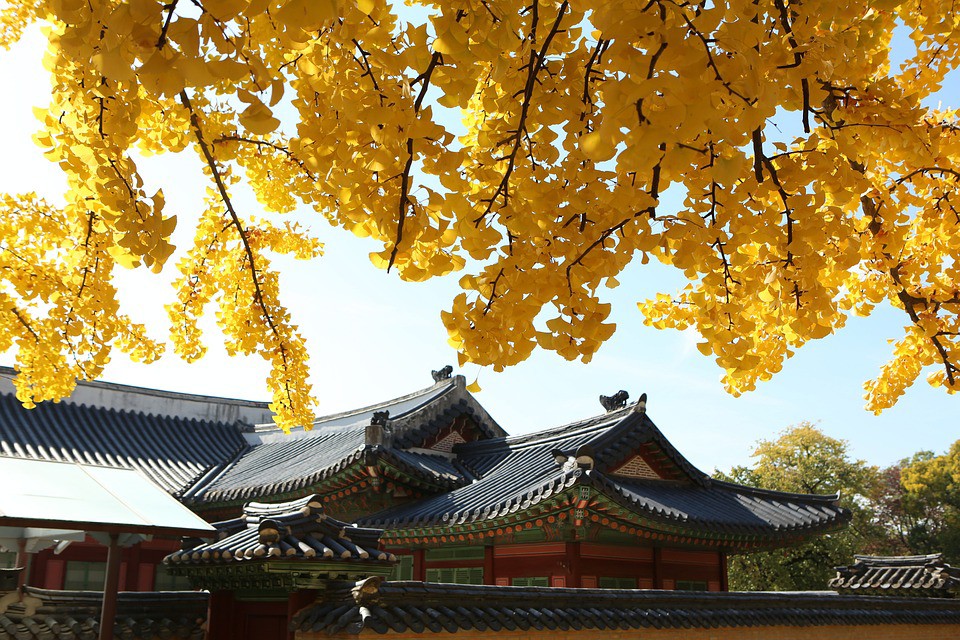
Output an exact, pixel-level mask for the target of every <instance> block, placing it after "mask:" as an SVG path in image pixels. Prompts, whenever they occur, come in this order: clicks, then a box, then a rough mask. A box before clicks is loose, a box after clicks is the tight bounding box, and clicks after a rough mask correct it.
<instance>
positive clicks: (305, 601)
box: [287, 589, 317, 640]
mask: <svg viewBox="0 0 960 640" xmlns="http://www.w3.org/2000/svg"><path fill="white" fill-rule="evenodd" d="M316 600H317V592H316V590H315V589H298V590H297V591H294V592H293V593H291V594H290V597H289V598H287V640H294V636H295V635H296V630H295V629H294V628H293V617H294V616H295V615H297V612H298V611H300V610H301V609H303V608H305V607H308V606H310V605H311V604H313V603H314V602H316Z"/></svg>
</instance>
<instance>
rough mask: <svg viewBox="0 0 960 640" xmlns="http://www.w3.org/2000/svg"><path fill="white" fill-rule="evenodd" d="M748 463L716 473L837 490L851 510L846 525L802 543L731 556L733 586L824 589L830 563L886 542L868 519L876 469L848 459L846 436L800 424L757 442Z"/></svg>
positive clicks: (792, 487)
mask: <svg viewBox="0 0 960 640" xmlns="http://www.w3.org/2000/svg"><path fill="white" fill-rule="evenodd" d="M752 457H753V459H754V460H755V462H754V464H753V466H751V467H744V466H737V467H734V468H733V469H731V470H730V473H723V472H719V471H718V472H717V473H716V477H718V478H719V479H722V480H728V481H731V482H737V483H740V484H745V485H748V486H752V487H760V488H764V489H775V490H779V491H791V492H798V493H814V494H832V493H839V494H840V504H841V505H842V506H844V507H846V508H847V509H850V511H851V512H852V513H853V519H852V521H851V522H850V524H849V526H847V527H846V528H844V529H842V530H840V531H835V532H831V533H827V534H824V535H820V536H817V537H815V538H813V539H811V540H809V541H808V542H805V543H803V544H801V545H798V546H794V547H788V548H785V549H777V550H774V551H766V552H760V553H750V554H746V555H738V556H733V557H731V558H730V563H729V584H730V589H732V590H743V591H794V590H818V589H824V588H826V585H827V580H829V579H830V578H831V577H832V576H833V575H834V567H836V566H838V565H842V564H847V563H849V562H850V561H851V560H852V558H853V555H854V554H855V553H862V552H863V550H865V549H868V548H871V547H877V546H878V544H879V543H881V542H882V541H884V540H885V534H884V532H883V530H882V527H881V526H880V525H879V523H878V522H877V521H876V518H874V517H873V510H872V508H871V506H870V502H869V498H870V496H871V495H873V494H874V493H875V487H876V485H877V483H878V481H879V475H878V470H877V468H876V467H873V466H870V465H868V464H867V463H866V462H864V461H863V460H853V459H851V457H850V455H849V452H848V445H847V442H846V441H845V440H837V439H836V438H831V437H829V436H827V435H825V434H824V433H823V432H822V431H820V429H818V428H816V427H815V426H813V425H812V424H810V423H809V422H801V423H800V424H797V425H795V426H792V427H790V428H788V429H786V430H785V431H783V432H782V433H781V434H780V437H778V438H777V439H776V440H760V441H759V442H758V443H757V448H756V449H755V450H754V452H753V454H752Z"/></svg>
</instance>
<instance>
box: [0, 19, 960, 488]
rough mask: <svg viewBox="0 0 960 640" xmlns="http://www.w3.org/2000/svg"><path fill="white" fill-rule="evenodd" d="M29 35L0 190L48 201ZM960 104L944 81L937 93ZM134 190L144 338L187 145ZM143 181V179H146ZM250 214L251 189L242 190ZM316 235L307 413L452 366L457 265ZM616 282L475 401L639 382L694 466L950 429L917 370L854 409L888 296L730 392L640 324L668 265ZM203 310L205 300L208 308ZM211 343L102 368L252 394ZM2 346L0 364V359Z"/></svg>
mask: <svg viewBox="0 0 960 640" xmlns="http://www.w3.org/2000/svg"><path fill="white" fill-rule="evenodd" d="M43 47H44V42H43V39H42V37H41V36H40V35H39V33H38V32H37V31H31V32H29V33H28V35H27V37H26V38H25V39H24V41H23V42H21V43H20V44H19V45H18V46H17V47H16V48H15V49H14V50H12V51H10V52H0V77H3V78H5V79H7V86H8V87H16V94H15V97H14V98H11V99H8V100H5V101H2V102H0V122H4V123H5V125H6V126H5V135H4V150H3V155H2V168H3V171H0V192H25V191H37V192H38V193H40V194H41V195H44V196H45V197H47V198H49V199H50V200H51V201H54V202H55V201H57V200H58V198H59V194H61V193H62V190H63V178H62V176H61V175H60V173H59V171H58V169H57V168H56V167H55V166H53V165H52V164H50V163H49V162H48V161H47V160H45V159H44V158H43V156H42V154H41V153H40V152H39V150H38V148H37V147H36V146H34V145H33V143H32V142H31V140H30V135H31V134H32V133H33V132H34V131H35V130H36V129H37V127H38V123H37V121H36V120H35V119H34V117H33V115H32V111H31V108H32V107H33V106H40V105H43V104H45V102H46V100H47V95H48V91H49V89H48V86H49V85H48V81H47V79H46V75H45V71H44V70H43V68H42V66H41V56H42V50H43ZM943 97H944V102H945V104H958V103H960V99H958V92H957V90H956V89H954V90H953V91H952V93H947V94H945V95H944V96H943ZM141 166H142V167H143V169H144V174H145V177H146V179H147V181H148V187H149V186H151V185H152V186H153V187H158V186H163V187H164V193H165V195H166V198H167V203H168V204H167V210H168V212H170V213H177V214H178V216H179V219H180V228H179V229H178V232H177V236H176V238H175V239H176V243H177V245H178V251H177V254H176V255H175V256H174V259H173V260H171V262H170V263H169V265H168V267H167V269H166V270H165V271H164V273H163V274H161V275H160V276H159V277H157V276H153V275H152V274H150V273H148V272H146V271H144V272H142V273H141V272H138V271H135V272H125V273H123V274H121V276H120V278H119V285H120V287H121V291H122V301H123V304H124V306H125V307H126V311H127V313H129V314H130V315H132V316H133V317H134V318H136V319H138V320H141V321H144V322H146V323H148V325H149V326H150V328H151V329H152V335H153V336H155V337H162V336H163V335H164V333H165V332H166V330H167V320H166V315H165V313H164V312H163V305H164V304H165V303H166V302H168V301H169V300H170V299H171V298H172V291H171V290H170V289H169V288H168V287H167V286H166V283H167V282H169V281H170V280H171V279H172V278H173V276H174V269H173V266H174V263H175V261H176V259H177V257H179V255H181V254H182V252H183V251H184V250H185V249H186V248H187V246H188V245H189V242H190V239H191V231H192V230H191V228H190V224H189V221H190V220H191V219H192V218H193V217H194V216H195V215H196V212H197V211H198V209H199V206H200V202H201V197H202V194H203V192H204V189H205V188H206V184H205V183H204V182H203V179H202V176H201V175H200V171H199V166H200V165H199V162H198V161H197V160H196V158H195V157H194V156H193V155H192V154H184V155H183V156H182V157H159V158H148V159H144V160H143V161H142V163H141ZM148 190H149V188H148ZM241 202H242V206H243V207H244V208H245V210H246V211H248V212H251V213H255V212H256V204H255V202H254V201H253V199H252V198H251V197H249V195H247V197H245V198H243V199H242V200H241ZM314 219H315V220H316V224H315V225H314V230H315V233H316V234H317V235H318V236H319V237H320V238H321V240H323V241H324V242H325V243H326V255H325V256H324V257H322V258H321V259H319V260H317V261H315V262H312V263H302V262H301V263H293V262H290V263H284V264H283V273H284V276H283V280H282V286H283V289H284V294H283V299H284V301H285V302H286V303H287V304H288V305H289V306H290V308H291V311H292V313H293V317H294V318H295V320H296V322H298V324H299V325H300V327H301V330H302V332H303V333H304V334H305V335H306V337H307V339H308V346H309V348H310V353H311V367H312V382H313V385H314V391H315V394H316V395H317V397H318V399H319V402H320V413H332V412H335V411H338V410H341V409H346V408H349V407H353V406H357V405H361V404H368V403H372V402H375V401H377V400H380V399H384V398H389V397H393V396H395V395H400V394H403V393H406V392H409V391H411V390H414V389H417V388H421V387H425V386H428V385H429V384H431V382H432V381H431V379H430V370H431V369H436V368H439V367H441V366H443V365H445V364H454V363H456V354H455V353H454V351H453V350H452V349H451V348H450V347H449V346H447V343H446V332H445V330H444V329H443V326H442V325H441V323H440V317H439V314H440V310H441V309H444V308H446V306H447V305H448V304H449V301H450V300H451V299H452V297H453V296H454V295H455V293H456V292H457V283H456V277H454V278H451V279H448V280H435V281H431V282H427V283H421V284H410V283H403V282H401V281H400V280H399V279H397V278H396V277H395V276H394V275H392V274H386V273H385V272H383V271H380V270H378V269H376V268H374V267H373V266H372V265H371V264H370V262H369V260H368V258H367V254H368V253H369V252H370V251H373V250H375V249H378V247H376V246H375V245H373V244H372V243H370V242H368V241H365V240H361V239H358V238H355V237H353V236H352V235H350V234H348V233H346V232H343V231H340V230H336V229H332V228H331V227H329V226H328V225H327V224H326V223H325V222H324V221H322V220H321V219H320V217H319V216H314ZM621 282H622V285H621V286H620V287H619V288H618V289H616V290H613V291H610V293H609V299H610V301H611V302H613V306H614V312H613V319H614V320H615V321H616V322H617V325H618V328H617V332H616V333H615V334H614V337H613V338H612V339H611V340H610V341H609V342H608V343H607V344H606V345H605V346H604V347H603V349H602V350H601V351H600V353H599V354H598V355H597V356H596V357H595V358H594V360H593V362H592V363H590V364H588V365H584V364H579V363H570V362H567V361H564V360H563V359H561V358H559V357H557V356H555V355H553V354H550V353H540V352H537V353H535V354H534V356H533V357H531V358H530V359H529V360H528V361H527V362H524V363H522V364H521V365H519V366H517V367H514V368H512V369H510V370H508V371H506V372H504V373H500V374H497V373H494V372H493V371H492V370H490V369H484V370H478V369H477V368H475V367H468V368H467V369H466V370H465V371H463V372H462V373H464V374H465V375H466V376H467V377H468V380H470V381H472V380H473V379H474V378H476V377H477V376H478V375H479V382H480V385H481V386H482V387H483V391H482V392H480V393H479V394H478V399H479V400H480V401H481V402H482V403H483V404H484V406H485V407H487V409H488V410H489V411H490V412H491V413H492V414H493V416H494V417H495V418H496V419H497V420H498V421H499V422H500V423H501V424H502V425H503V426H504V427H505V428H506V429H507V430H508V431H509V432H511V433H524V432H528V431H532V430H534V429H538V428H542V427H547V426H551V425H556V424H560V423H563V422H567V421H572V420H575V419H578V418H582V417H585V416H588V415H592V414H595V413H598V412H600V411H601V408H600V405H599V403H598V401H597V396H598V395H599V394H601V393H602V394H608V395H609V394H612V393H614V392H616V391H617V390H618V389H626V390H627V391H629V393H630V395H631V397H632V398H636V397H637V396H639V395H640V393H643V392H646V393H647V394H648V396H649V402H648V413H649V415H650V416H651V418H652V419H653V420H654V422H655V423H657V425H658V426H659V427H660V428H661V429H662V430H663V431H664V432H665V433H666V435H667V437H668V438H670V439H671V440H672V441H673V442H674V444H675V445H676V446H677V447H678V448H679V449H680V450H681V451H682V452H684V453H685V454H686V455H687V456H688V457H689V458H690V460H691V461H692V462H693V463H694V464H696V465H698V466H699V467H700V468H702V469H703V470H705V471H708V472H709V471H711V470H712V469H714V468H721V469H727V468H729V467H730V466H731V465H734V464H745V463H748V462H749V455H750V453H751V451H752V448H753V444H754V443H755V442H756V441H757V440H758V439H760V438H771V437H775V436H776V434H777V433H778V432H779V431H780V430H782V429H783V428H785V427H787V426H789V425H791V424H795V423H797V422H800V421H802V420H809V421H812V422H818V423H819V426H820V428H821V429H823V430H824V431H825V432H826V433H828V434H830V435H832V436H835V437H839V438H844V439H846V440H848V441H849V442H850V445H851V450H852V453H853V455H854V456H856V457H858V458H863V459H866V460H867V461H869V462H871V463H873V464H878V465H886V464H890V463H892V462H894V461H896V460H898V459H900V458H902V457H905V456H908V455H910V454H912V453H913V452H915V451H917V450H920V449H930V450H934V451H942V450H944V449H946V448H947V447H948V446H949V444H950V443H952V442H953V441H954V440H955V439H957V438H958V437H960V429H958V423H960V420H958V416H960V397H958V396H948V395H947V394H945V393H944V392H943V391H942V390H936V389H931V388H929V387H928V386H927V385H926V383H925V382H922V380H921V381H920V382H918V383H917V384H916V385H915V386H914V387H913V388H911V389H910V390H909V392H908V394H907V396H906V397H904V398H903V399H901V401H900V402H899V403H898V404H897V405H896V406H895V407H893V408H892V409H889V410H887V411H886V412H885V413H883V414H882V415H881V416H874V415H873V414H871V413H869V412H867V411H865V410H864V409H863V399H862V394H863V389H862V383H863V381H864V380H867V379H868V378H871V377H873V376H874V375H876V373H877V371H878V369H879V367H880V365H881V364H883V363H884V362H885V361H886V360H887V358H888V357H889V353H890V348H891V347H890V345H889V344H888V343H887V340H888V339H892V338H896V337H897V336H898V335H900V333H901V331H902V326H903V324H904V323H905V321H906V319H905V317H904V316H903V314H902V312H900V311H898V310H894V309H891V308H881V309H878V310H877V311H876V312H875V313H874V315H873V316H871V317H870V318H853V319H851V320H850V321H849V322H848V325H847V327H846V328H845V329H844V330H842V331H841V332H840V333H839V334H838V335H835V336H831V337H829V338H826V339H824V340H820V341H816V342H814V343H811V344H808V345H807V346H805V347H804V348H803V349H801V350H800V351H799V352H798V353H797V354H796V355H795V356H794V357H793V358H792V359H791V360H789V361H788V362H787V363H786V365H785V366H784V369H783V371H782V372H781V373H780V374H779V375H778V376H777V377H775V378H774V380H773V381H771V382H768V383H765V384H762V385H761V386H760V387H759V389H758V390H757V391H755V392H753V393H751V394H747V395H745V396H743V397H741V398H733V397H731V396H729V395H727V394H726V393H725V392H724V391H723V388H722V386H721V384H720V382H719V380H720V375H721V371H720V370H719V369H718V368H717V367H716V365H715V364H714V363H713V361H712V360H708V359H707V358H704V357H703V356H701V355H700V354H699V352H697V350H696V349H695V348H694V345H695V343H696V342H697V336H696V335H695V334H692V333H689V332H687V333H679V332H675V331H658V330H656V329H652V328H649V327H645V326H644V325H643V323H642V318H641V316H640V314H639V312H638V311H637V310H636V305H635V303H636V302H637V301H639V300H643V299H645V298H647V297H649V296H650V295H652V294H654V293H656V292H657V291H667V292H669V291H674V290H676V289H677V288H678V286H679V285H681V284H682V278H681V277H680V276H679V274H677V273H675V272H674V271H672V270H670V269H667V268H666V267H662V266H660V265H657V264H653V263H651V264H649V265H640V264H639V263H637V264H635V265H633V267H632V268H630V269H629V271H628V275H627V277H624V278H622V279H621ZM212 312H213V309H211V316H212ZM208 327H209V331H208V344H209V346H210V353H209V354H208V356H207V357H206V358H205V359H204V360H202V361H201V362H199V363H197V364H194V365H187V364H185V363H183V362H181V361H179V360H178V359H177V358H176V357H175V356H173V355H168V356H167V357H165V358H164V359H162V360H161V362H159V363H157V364H154V365H150V366H144V365H135V364H132V363H130V362H129V361H126V360H125V359H123V357H122V356H121V355H120V354H117V356H116V357H115V360H114V362H112V363H111V364H110V365H109V367H108V369H107V373H106V375H105V379H106V380H110V381H114V382H123V383H126V384H135V385H143V386H147V387H154V388H161V389H170V390H176V391H184V392H191V393H204V394H211V395H224V396H230V397H241V398H249V399H266V397H267V393H266V390H265V385H264V378H265V376H266V373H267V368H266V366H264V365H263V364H262V363H261V362H260V361H259V360H258V359H253V358H229V357H227V356H226V354H225V353H224V351H223V348H222V347H221V346H220V345H219V337H218V335H217V333H216V330H215V328H214V327H213V326H212V323H208ZM12 361H13V356H12V354H5V355H0V363H3V364H12Z"/></svg>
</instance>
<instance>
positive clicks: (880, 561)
mask: <svg viewBox="0 0 960 640" xmlns="http://www.w3.org/2000/svg"><path fill="white" fill-rule="evenodd" d="M853 557H854V559H855V560H856V561H858V562H869V563H870V564H873V565H884V566H901V565H916V564H919V563H924V564H926V563H928V562H939V561H941V560H943V554H942V553H927V554H921V555H916V556H872V555H865V554H855V555H854V556H853Z"/></svg>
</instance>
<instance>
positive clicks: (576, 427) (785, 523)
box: [362, 408, 849, 543]
mask: <svg viewBox="0 0 960 640" xmlns="http://www.w3.org/2000/svg"><path fill="white" fill-rule="evenodd" d="M630 443H632V444H630ZM643 443H654V444H655V445H656V447H657V448H658V451H659V452H660V453H662V455H663V456H665V458H666V459H667V460H669V461H670V464H672V465H673V468H674V469H676V470H678V473H679V474H680V475H679V476H676V477H678V478H679V479H678V480H643V479H629V478H623V477H619V476H611V475H608V474H607V473H606V471H609V470H610V469H611V468H613V469H615V468H616V467H617V465H618V464H620V463H621V462H622V461H623V459H624V457H625V456H629V455H633V454H632V453H631V451H635V450H636V447H637V446H639V445H640V444H643ZM627 445H629V446H632V447H634V449H632V450H631V449H627V450H624V449H622V448H621V447H624V446H627ZM582 446H589V447H590V448H591V449H592V450H594V451H595V452H596V461H595V463H596V468H594V469H580V468H574V467H573V466H570V465H569V464H564V465H562V466H561V465H560V464H558V461H557V459H556V458H555V453H556V452H557V451H560V452H574V451H576V450H578V449H579V448H580V447H582ZM611 447H613V448H614V450H613V451H610V450H609V449H610V448H611ZM457 452H458V460H459V461H460V462H461V463H462V465H463V466H464V467H466V468H468V469H470V470H471V471H473V472H474V473H476V474H477V475H478V476H479V477H478V479H477V480H475V481H474V482H472V483H470V484H468V485H466V486H463V487H460V488H457V489H454V490H452V491H450V492H448V493H444V494H441V495H437V496H434V497H432V498H427V499H425V500H421V501H419V502H416V503H413V504H408V505H402V506H399V507H395V508H392V509H388V510H386V511H383V512H381V513H379V514H374V515H371V516H369V517H367V518H364V519H363V520H362V521H363V522H366V523H368V524H371V525H375V526H378V527H384V528H387V529H404V528H414V527H423V526H451V525H456V524H463V523H468V522H474V521H483V520H492V519H494V518H497V517H500V516H503V515H505V514H507V513H515V512H516V511H518V510H521V509H527V508H530V507H531V506H533V505H536V504H538V503H539V502H541V501H542V500H546V499H548V498H550V497H551V496H553V495H555V494H557V493H558V492H561V491H564V490H566V489H569V488H570V487H572V486H574V485H582V486H588V487H592V488H595V489H597V490H599V491H600V492H602V493H603V494H604V495H606V496H608V497H609V498H610V499H612V500H614V501H617V502H619V503H621V504H623V505H624V506H626V507H627V508H629V509H631V510H633V511H634V512H637V513H640V514H642V515H643V516H644V517H645V518H649V519H653V520H659V521H661V522H664V523H674V524H676V523H682V524H684V525H685V526H687V527H690V528H694V529H701V530H702V529H708V530H711V531H716V532H723V533H738V534H744V533H746V534H752V535H757V536H767V537H769V538H771V539H772V538H774V537H776V536H781V537H782V533H783V532H792V531H796V532H806V531H811V530H818V529H819V530H822V529H827V528H833V527H837V526H839V525H840V524H842V523H843V522H844V521H845V520H846V519H848V518H849V513H848V512H847V511H846V510H845V509H842V508H841V507H839V506H837V504H836V499H837V496H810V495H800V494H792V493H785V492H779V491H767V490H762V489H752V488H749V487H743V486H740V485H736V484H731V483H726V482H719V481H716V480H713V479H711V478H709V477H708V476H706V475H705V474H703V473H702V472H700V471H699V470H697V469H696V468H695V467H693V465H691V464H690V463H689V462H687V461H686V460H685V459H684V458H683V457H682V456H681V455H680V453H679V452H677V451H676V449H674V448H673V447H672V446H669V443H668V442H667V441H666V439H665V438H664V437H663V435H662V433H660V431H659V429H657V428H656V426H655V425H654V424H653V423H652V422H651V421H650V419H649V418H648V417H647V416H646V414H643V413H638V412H635V411H633V410H632V409H631V408H626V409H623V410H620V411H615V412H611V413H608V414H605V415H603V416H597V417H595V418H590V419H588V420H582V421H579V422H575V423H571V424H569V425H566V426H564V427H561V428H558V429H551V430H548V431H545V432H540V433H536V434H528V435H524V436H521V437H517V438H497V439H491V440H485V441H480V442H475V443H468V444H463V445H460V446H459V447H458V448H457ZM783 542H784V543H787V542H789V540H787V539H784V540H783Z"/></svg>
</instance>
